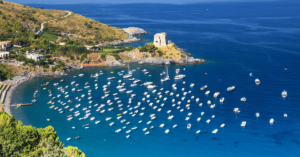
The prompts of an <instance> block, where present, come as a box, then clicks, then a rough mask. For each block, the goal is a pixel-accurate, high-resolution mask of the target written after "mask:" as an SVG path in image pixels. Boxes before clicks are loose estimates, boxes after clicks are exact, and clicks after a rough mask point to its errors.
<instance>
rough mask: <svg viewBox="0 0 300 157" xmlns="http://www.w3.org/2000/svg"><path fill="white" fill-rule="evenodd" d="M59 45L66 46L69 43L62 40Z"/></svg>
mask: <svg viewBox="0 0 300 157" xmlns="http://www.w3.org/2000/svg"><path fill="white" fill-rule="evenodd" d="M59 45H60V46H65V45H67V43H66V42H61V43H59Z"/></svg>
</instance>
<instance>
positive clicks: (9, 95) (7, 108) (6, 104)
mask: <svg viewBox="0 0 300 157" xmlns="http://www.w3.org/2000/svg"><path fill="white" fill-rule="evenodd" d="M27 80H30V78H26V77H24V76H16V77H13V78H12V79H11V80H5V81H3V82H2V83H3V84H12V86H11V87H10V89H9V90H8V91H7V93H6V96H5V100H4V111H5V112H6V113H8V114H9V115H13V114H12V112H11V110H10V105H11V100H12V98H13V95H12V93H13V92H14V90H15V89H16V88H17V87H18V86H19V85H21V84H22V83H24V82H26V81H27ZM16 81H17V82H18V83H17V82H16Z"/></svg>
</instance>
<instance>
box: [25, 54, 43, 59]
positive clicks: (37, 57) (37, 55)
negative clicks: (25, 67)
mask: <svg viewBox="0 0 300 157" xmlns="http://www.w3.org/2000/svg"><path fill="white" fill-rule="evenodd" d="M26 58H29V59H33V60H35V61H39V60H40V59H44V57H43V55H42V54H36V53H31V54H28V55H26Z"/></svg>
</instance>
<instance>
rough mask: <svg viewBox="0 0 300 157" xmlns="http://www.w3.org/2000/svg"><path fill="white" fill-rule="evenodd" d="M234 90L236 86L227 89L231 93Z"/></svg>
mask: <svg viewBox="0 0 300 157" xmlns="http://www.w3.org/2000/svg"><path fill="white" fill-rule="evenodd" d="M234 89H235V86H230V87H228V88H227V91H228V92H230V91H233V90H234Z"/></svg>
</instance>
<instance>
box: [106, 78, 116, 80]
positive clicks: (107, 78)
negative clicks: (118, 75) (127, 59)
mask: <svg viewBox="0 0 300 157" xmlns="http://www.w3.org/2000/svg"><path fill="white" fill-rule="evenodd" d="M114 79H115V77H109V78H107V80H114Z"/></svg>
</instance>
